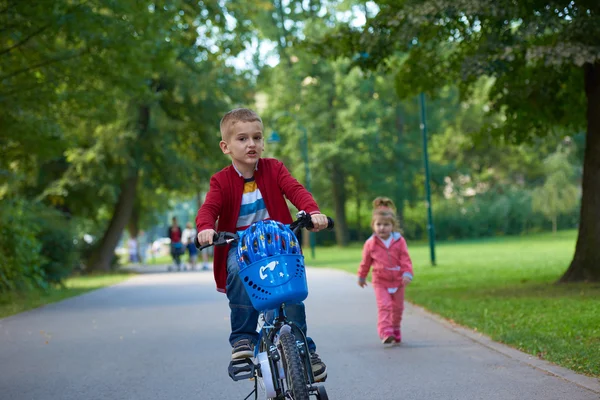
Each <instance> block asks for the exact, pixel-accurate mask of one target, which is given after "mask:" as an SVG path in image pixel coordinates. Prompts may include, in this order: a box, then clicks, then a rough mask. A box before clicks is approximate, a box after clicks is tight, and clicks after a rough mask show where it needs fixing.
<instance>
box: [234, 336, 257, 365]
mask: <svg viewBox="0 0 600 400" xmlns="http://www.w3.org/2000/svg"><path fill="white" fill-rule="evenodd" d="M253 356H254V344H253V343H252V342H251V341H250V340H248V339H240V340H238V341H237V342H235V344H234V345H233V350H231V359H232V360H240V359H242V358H251V357H253Z"/></svg>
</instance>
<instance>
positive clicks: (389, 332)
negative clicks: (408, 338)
mask: <svg viewBox="0 0 600 400" xmlns="http://www.w3.org/2000/svg"><path fill="white" fill-rule="evenodd" d="M374 289H375V298H376V299H377V311H378V313H377V317H378V318H377V332H378V333H379V337H380V338H381V339H384V338H386V337H388V336H394V337H395V338H396V340H397V341H400V322H401V321H402V313H403V312H404V286H401V287H400V288H398V290H397V291H396V293H390V292H389V291H388V289H387V288H386V287H379V286H375V287H374Z"/></svg>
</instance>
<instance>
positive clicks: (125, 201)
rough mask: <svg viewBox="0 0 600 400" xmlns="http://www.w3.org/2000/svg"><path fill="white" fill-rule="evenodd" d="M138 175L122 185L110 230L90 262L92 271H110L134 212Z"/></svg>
mask: <svg viewBox="0 0 600 400" xmlns="http://www.w3.org/2000/svg"><path fill="white" fill-rule="evenodd" d="M137 181H138V173H137V170H135V172H134V173H133V174H132V176H131V177H129V178H127V179H126V180H125V182H123V183H122V184H121V193H120V194H119V199H118V201H117V205H116V206H115V210H114V213H113V216H112V219H111V220H110V224H109V225H108V229H107V230H106V232H104V236H103V237H102V240H101V242H100V246H99V247H98V248H97V249H96V250H95V252H94V253H93V254H92V257H91V260H90V269H92V270H101V271H109V270H110V267H111V263H112V259H113V257H114V254H115V248H116V247H117V244H118V243H119V238H120V237H121V234H122V233H123V229H124V228H125V226H126V225H127V222H128V221H129V218H130V217H131V211H132V210H133V203H134V202H135V193H136V190H137Z"/></svg>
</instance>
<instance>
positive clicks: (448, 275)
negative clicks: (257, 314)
mask: <svg viewBox="0 0 600 400" xmlns="http://www.w3.org/2000/svg"><path fill="white" fill-rule="evenodd" d="M575 240H576V232H575V231H562V232H559V233H557V234H556V235H552V234H539V235H531V236H523V237H505V238H494V239H487V240H477V241H460V242H444V243H437V244H436V248H435V249H436V260H437V266H436V267H432V266H431V265H430V263H429V246H428V244H427V243H410V242H409V243H408V247H409V252H410V254H411V257H412V260H413V266H414V272H415V279H414V281H413V283H412V284H411V285H410V286H409V288H408V289H407V292H406V296H407V300H408V301H410V302H413V303H415V304H419V305H421V306H423V307H424V308H426V309H428V310H430V311H432V312H434V313H436V314H439V315H441V316H443V317H445V318H447V319H450V320H453V321H454V322H456V323H458V324H460V325H464V326H468V327H470V328H473V329H476V330H477V331H479V332H483V333H485V334H487V335H488V336H490V337H491V338H492V339H494V340H496V341H498V342H502V343H506V344H508V345H511V346H513V347H516V348H518V349H519V350H522V351H525V352H527V353H529V354H533V355H536V356H538V357H541V358H543V359H546V360H549V361H551V362H554V363H556V364H558V365H561V366H563V367H566V368H569V369H571V370H574V371H576V372H580V373H584V374H586V375H590V376H596V377H600V284H569V285H556V284H555V282H556V281H557V280H558V278H559V277H560V276H561V275H562V273H563V272H564V271H565V270H566V269H567V267H568V265H569V262H570V261H571V258H572V256H573V252H574V249H575ZM361 251H362V247H361V246H360V245H354V246H351V247H350V248H348V249H344V251H339V248H335V247H330V248H325V247H319V248H317V252H316V258H317V259H316V260H314V261H313V260H311V259H310V255H309V254H307V264H308V265H311V266H326V267H334V268H340V269H344V270H347V271H350V272H352V273H356V270H357V269H358V264H359V262H360V258H361Z"/></svg>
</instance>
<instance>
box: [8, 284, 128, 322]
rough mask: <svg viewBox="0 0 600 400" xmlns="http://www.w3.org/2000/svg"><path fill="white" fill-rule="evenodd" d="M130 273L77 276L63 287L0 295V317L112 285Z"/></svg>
mask: <svg viewBox="0 0 600 400" xmlns="http://www.w3.org/2000/svg"><path fill="white" fill-rule="evenodd" d="M131 276H132V274H109V275H97V276H79V277H73V278H69V279H67V280H66V281H65V286H64V287H63V288H51V289H49V290H48V291H37V290H31V291H28V292H22V293H6V294H2V295H0V318H5V317H8V316H10V315H14V314H18V313H20V312H23V311H27V310H31V309H34V308H37V307H40V306H43V305H45V304H50V303H55V302H57V301H61V300H64V299H67V298H69V297H73V296H78V295H80V294H83V293H86V292H89V291H92V290H96V289H100V288H102V287H105V286H110V285H114V284H115V283H119V282H122V281H124V280H125V279H128V278H129V277H131Z"/></svg>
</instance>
